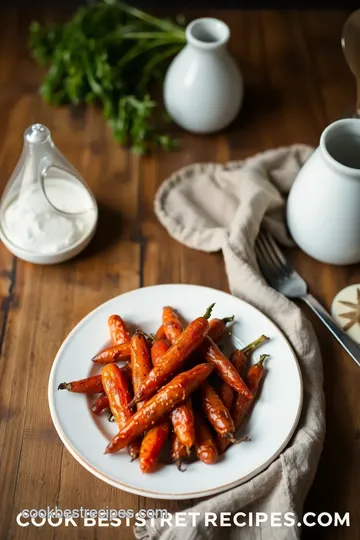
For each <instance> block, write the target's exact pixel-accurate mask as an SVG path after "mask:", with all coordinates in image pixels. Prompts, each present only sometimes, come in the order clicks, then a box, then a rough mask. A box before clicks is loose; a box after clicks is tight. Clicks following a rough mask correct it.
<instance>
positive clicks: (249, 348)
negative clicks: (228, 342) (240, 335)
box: [241, 335, 270, 354]
mask: <svg viewBox="0 0 360 540" xmlns="http://www.w3.org/2000/svg"><path fill="white" fill-rule="evenodd" d="M269 339H270V338H268V337H266V336H264V335H262V336H260V337H258V338H257V339H255V341H253V342H252V343H249V345H246V347H244V348H243V349H241V351H242V352H243V353H244V354H248V353H249V352H253V351H254V350H255V349H257V348H258V347H260V345H262V344H263V343H265V341H269Z"/></svg>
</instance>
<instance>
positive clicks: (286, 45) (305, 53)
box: [0, 10, 360, 540]
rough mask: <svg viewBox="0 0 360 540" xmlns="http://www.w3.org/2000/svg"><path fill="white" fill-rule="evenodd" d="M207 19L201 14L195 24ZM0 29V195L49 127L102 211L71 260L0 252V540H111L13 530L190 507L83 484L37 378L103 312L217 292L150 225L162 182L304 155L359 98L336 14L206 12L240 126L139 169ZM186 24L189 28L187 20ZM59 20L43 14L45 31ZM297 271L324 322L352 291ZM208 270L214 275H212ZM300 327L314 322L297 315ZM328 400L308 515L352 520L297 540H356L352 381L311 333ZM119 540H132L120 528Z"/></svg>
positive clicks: (351, 372)
mask: <svg viewBox="0 0 360 540" xmlns="http://www.w3.org/2000/svg"><path fill="white" fill-rule="evenodd" d="M202 14H204V12H202ZM38 15H39V14H38V13H34V12H33V13H30V14H29V13H28V12H25V10H24V11H22V12H21V13H20V12H17V11H11V10H9V11H4V10H3V11H2V13H1V17H0V27H1V30H0V113H1V114H0V118H1V123H0V133H1V148H0V181H1V186H2V187H4V186H5V184H6V182H7V180H8V178H9V175H10V174H11V172H12V170H13V167H14V166H15V164H16V161H17V159H18V156H19V154H20V151H21V148H22V133H23V131H24V129H25V128H26V127H27V126H28V125H29V124H31V123H33V122H42V123H45V124H46V125H47V126H48V127H49V128H50V130H51V132H52V135H53V138H54V140H55V143H56V144H57V145H58V146H59V148H60V149H61V150H62V152H63V153H64V154H65V155H66V156H67V157H68V158H69V159H70V161H71V162H72V163H73V164H74V165H75V166H76V167H77V168H78V169H79V171H81V173H82V174H83V176H84V177H85V178H86V180H87V181H88V183H89V184H90V186H91V188H92V189H93V191H94V193H95V196H96V198H97V200H98V202H99V205H100V223H99V230H98V234H97V236H96V238H95V239H94V241H93V242H92V244H91V245H90V246H89V248H88V249H87V250H86V251H85V252H84V254H83V255H82V256H80V257H78V258H77V259H75V260H73V261H70V262H68V263H65V264H62V265H58V266H49V267H45V266H44V267H41V266H34V265H31V264H27V263H24V262H22V261H20V260H16V259H15V258H14V257H13V256H12V255H11V254H10V253H9V252H8V251H7V250H6V249H5V247H4V246H3V245H0V261H1V262H0V295H1V303H0V307H1V312H0V324H1V326H0V347H1V362H0V395H1V405H0V418H1V424H0V451H1V459H0V488H1V502H0V538H1V539H5V538H9V539H10V538H11V539H14V538H16V539H17V538H46V540H50V539H55V538H56V539H62V538H73V537H74V538H75V537H76V538H93V539H95V538H97V539H103V538H119V530H118V529H101V528H96V529H91V528H87V529H82V530H81V532H79V531H78V530H77V531H75V530H73V531H70V532H69V530H68V529H66V528H65V527H60V528H58V529H54V528H51V527H50V526H46V527H42V528H38V529H35V528H34V527H28V528H20V527H18V525H17V524H16V521H15V518H16V515H17V514H18V513H19V512H20V511H21V510H22V509H24V508H44V507H46V506H48V505H50V506H55V505H58V506H59V507H61V508H63V509H64V508H77V507H79V506H81V505H82V506H83V507H85V508H103V507H105V506H106V505H109V507H113V508H125V509H127V508H132V509H134V511H136V510H138V509H140V508H167V509H169V510H170V511H175V510H178V509H184V508H185V507H186V506H188V504H189V503H187V502H186V501H182V502H175V501H173V502H171V501H170V502H168V503H167V502H165V501H156V500H151V499H145V498H143V497H137V496H134V495H130V494H127V493H125V492H122V491H118V490H116V489H114V488H112V487H110V486H108V485H106V484H105V483H103V482H101V481H100V480H98V479H96V478H95V477H93V476H92V475H91V474H90V473H88V472H87V471H86V470H85V469H83V468H82V467H81V466H80V465H79V464H78V463H77V462H76V461H75V460H74V459H73V458H72V457H71V455H70V454H69V453H68V452H67V450H65V449H64V447H63V445H62V443H61V442H60V440H59V437H58V435H57V434H56V432H55V429H54V427H53V425H52V423H51V419H50V415H49V410H48V405H47V383H48V376H49V371H50V368H51V365H52V361H53V358H54V356H55V354H56V351H57V349H58V347H59V346H60V344H61V342H62V341H63V339H64V338H65V337H66V335H67V334H68V332H69V331H70V330H71V329H72V327H73V326H74V325H75V324H76V323H77V322H78V321H79V320H80V319H81V318H82V317H83V316H84V315H86V314H87V313H88V312H89V311H90V310H92V309H93V308H95V307H96V306H98V305H99V304H101V303H102V302H104V301H106V300H108V299H109V298H111V297H113V296H116V295H118V294H121V293H123V292H126V291H129V290H131V289H136V288H138V287H142V286H146V285H153V284H158V283H172V282H175V283H178V282H183V283H194V284H201V285H206V286H210V287H215V288H220V289H224V290H227V288H228V285H227V281H226V277H225V272H224V265H223V261H222V258H221V256H220V254H205V253H200V252H197V251H193V250H191V249H188V248H186V247H183V246H182V245H180V244H178V243H177V242H175V241H174V240H172V239H171V238H170V237H169V236H168V234H167V232H166V231H165V230H164V229H163V228H162V227H161V226H160V224H159V223H158V222H157V220H156V218H155V216H154V213H153V198H154V194H155V192H156V189H157V188H158V186H159V184H160V183H161V182H162V180H163V179H165V178H167V177H168V175H170V174H171V173H172V172H173V171H175V170H176V169H178V168H179V167H181V166H184V165H186V164H190V163H193V162H196V161H214V160H216V161H220V162H224V161H227V160H230V159H241V158H244V157H246V156H249V155H251V154H253V153H255V152H258V151H261V150H265V149H267V148H273V147H277V146H280V145H289V144H291V143H297V142H302V143H308V144H311V145H316V144H317V141H318V139H319V136H320V133H321V131H322V130H323V128H324V127H325V126H326V125H327V124H328V123H329V122H331V121H333V120H335V119H337V118H339V117H341V116H342V115H344V114H347V113H349V112H350V111H351V110H352V108H353V107H354V103H355V85H354V81H353V79H352V76H351V74H350V72H349V70H348V68H347V66H346V65H345V62H344V60H343V56H342V51H341V47H340V35H341V27H342V24H343V22H344V21H345V18H346V15H347V13H345V12H341V11H337V12H330V11H321V12H317V11H312V12H311V11H303V12H296V11H283V12H275V11H245V12H241V11H209V12H207V15H213V16H218V17H220V18H222V19H223V20H224V21H226V22H227V23H228V24H229V25H230V27H231V29H232V39H231V49H232V51H233V53H234V54H235V56H236V58H237V60H238V61H239V63H240V65H241V67H242V70H243V73H244V75H245V80H246V85H247V94H246V99H245V103H244V107H243V111H242V113H241V115H240V117H239V120H238V121H237V122H236V123H235V125H233V126H232V127H231V128H230V129H229V130H227V132H226V133H222V134H220V135H218V136H208V137H196V136H192V135H189V134H184V133H181V132H180V130H179V133H181V149H180V151H178V152H175V153H168V154H157V155H153V156H149V157H145V158H141V159H140V158H138V157H136V156H134V155H131V154H129V153H128V152H127V151H125V150H123V149H121V148H120V147H119V146H117V145H116V144H115V143H114V142H113V141H112V139H111V134H110V133H109V131H108V129H107V128H106V127H105V124H104V122H103V120H102V119H101V117H100V115H99V114H98V113H97V112H95V111H88V113H86V114H84V113H83V112H79V111H71V110H69V109H66V108H64V109H61V110H54V109H51V108H50V107H48V106H47V105H45V104H44V103H43V101H42V99H41V97H40V96H39V95H38V93H37V87H38V84H39V81H40V80H41V74H40V72H39V71H38V69H37V68H36V66H35V65H34V63H33V62H32V60H31V59H30V58H29V57H28V55H27V52H26V31H27V27H28V23H29V20H30V19H31V18H36V17H38ZM189 15H190V16H191V17H195V16H197V15H198V13H197V12H190V13H189ZM52 16H53V17H56V16H57V14H51V13H50V14H49V13H45V14H44V13H42V18H43V19H44V17H48V18H51V17H52ZM293 258H294V262H295V265H296V267H297V268H298V270H299V271H300V272H301V273H302V274H303V276H304V277H305V278H306V279H307V281H308V282H309V284H310V287H311V289H312V292H313V293H314V294H315V295H316V296H317V297H318V298H319V299H320V300H321V301H322V302H323V304H324V305H325V306H326V307H327V308H329V307H330V304H331V301H332V299H333V297H334V296H335V294H336V292H337V291H339V290H340V289H341V288H342V287H344V286H346V285H348V284H350V283H358V282H360V272H359V267H358V266H353V267H349V268H335V267H331V266H329V265H324V264H320V263H317V262H315V261H313V260H312V259H310V258H309V257H307V256H305V255H304V254H303V253H300V252H299V251H295V252H294V253H293ZM210 269H211V271H210ZM309 317H310V318H311V319H312V320H313V317H312V316H311V314H310V313H309ZM313 322H314V325H315V329H316V332H317V335H318V338H319V341H320V344H321V348H322V353H323V359H324V371H325V391H326V397H327V436H326V443H325V448H324V452H323V456H322V459H321V463H320V467H319V470H318V473H317V475H316V478H315V481H314V484H313V487H312V489H311V491H310V494H309V496H308V499H307V502H306V510H308V511H314V512H320V511H327V512H334V511H338V512H340V513H344V512H347V511H348V512H350V514H351V528H350V529H346V528H337V529H336V528H334V529H325V528H322V529H310V528H309V529H307V530H306V531H305V530H304V538H305V539H316V540H321V539H323V538H326V539H327V540H336V539H340V538H341V540H353V539H355V538H359V536H360V519H359V515H360V498H359V491H358V490H359V485H360V467H359V463H360V397H359V385H360V371H359V369H358V367H357V366H356V365H355V364H354V362H352V361H351V360H350V358H349V357H348V356H347V355H346V354H344V352H343V351H342V349H341V348H340V346H339V345H338V344H337V343H336V342H335V341H334V340H333V339H332V338H331V337H330V335H329V333H328V332H327V330H326V329H325V328H323V326H322V325H321V324H320V323H319V322H318V321H317V320H313ZM120 537H121V538H122V539H129V538H132V537H133V535H132V530H131V529H130V528H125V527H123V528H121V531H120Z"/></svg>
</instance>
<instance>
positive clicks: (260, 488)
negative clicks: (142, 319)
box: [135, 145, 325, 540]
mask: <svg viewBox="0 0 360 540" xmlns="http://www.w3.org/2000/svg"><path fill="white" fill-rule="evenodd" d="M312 150H313V149H312V148H309V147H307V146H303V145H294V146H291V147H287V148H279V149H276V150H271V151H267V152H265V153H262V154H258V155H256V156H254V157H251V158H249V159H246V160H244V161H238V162H231V163H228V164H226V165H220V164H195V165H191V166H189V167H185V168H184V169H182V170H180V171H179V172H177V173H175V174H174V175H173V176H172V177H171V178H169V179H168V180H166V181H165V182H164V183H163V184H162V185H161V186H160V188H159V190H158V192H157V194H156V197H155V212H156V215H157V216H158V218H159V220H160V222H161V223H162V224H163V225H164V227H165V228H166V229H167V230H168V232H169V234H170V235H171V236H172V237H173V238H175V239H176V240H178V241H179V242H182V243H183V244H185V245H187V246H189V247H191V248H195V249H200V250H203V251H208V252H211V251H220V250H221V251H222V253H223V256H224V260H225V266H226V272H227V276H228V279H229V285H230V290H231V292H232V294H233V295H235V296H238V297H240V298H242V299H244V300H246V301H247V302H249V303H250V304H253V305H254V306H256V307H257V308H259V309H260V310H261V311H262V312H263V313H264V314H265V315H267V316H268V317H269V318H271V319H272V320H273V321H274V323H275V324H277V326H278V327H279V328H280V329H281V330H282V331H283V333H284V334H285V336H286V337H287V338H288V340H289V341H290V343H291V345H292V347H293V349H294V351H295V353H296V355H297V358H298V361H299V364H300V367H301V371H302V376H303V386H304V402H303V409H302V414H301V418H300V421H299V424H298V427H297V430H296V432H295V434H294V436H293V437H292V440H291V441H290V443H289V445H288V446H287V448H286V449H285V451H284V452H283V453H282V454H281V455H280V456H279V457H278V458H277V459H276V460H275V461H274V462H273V463H272V464H271V465H270V466H269V467H268V468H267V469H266V470H265V471H263V472H262V473H261V474H259V475H258V476H256V477H255V478H253V479H252V480H250V481H248V482H246V483H244V484H242V485H240V486H238V487H235V488H233V489H231V490H229V491H226V492H224V493H221V494H220V495H216V496H214V497H212V498H210V499H207V500H204V501H202V502H200V503H199V504H197V505H196V506H194V507H193V508H191V511H193V512H200V517H198V519H197V524H196V526H195V527H194V526H192V523H191V520H192V519H193V518H192V516H191V515H189V517H188V522H189V523H188V526H187V527H186V528H184V527H179V528H176V527H169V526H167V525H165V526H161V524H160V521H156V520H155V523H153V524H151V523H148V524H146V525H144V526H142V527H136V528H135V536H136V538H139V539H143V540H144V539H149V540H155V539H158V538H161V540H177V539H181V540H192V539H197V538H206V539H215V538H221V537H226V538H229V539H234V540H235V539H236V540H237V539H240V538H241V540H255V539H258V538H261V540H273V539H274V540H275V539H276V540H293V539H298V538H299V537H300V532H301V528H299V527H294V528H289V527H285V526H283V527H273V528H272V527H271V524H270V522H269V521H270V520H268V521H267V522H265V523H264V524H262V526H261V527H260V528H257V527H246V526H245V527H241V528H239V527H236V526H233V527H231V528H229V527H227V528H226V530H224V529H221V527H205V526H204V513H205V512H216V513H220V512H225V511H228V512H229V511H230V512H232V513H236V512H246V513H248V512H253V513H255V512H266V513H268V514H270V513H271V512H282V513H285V512H293V513H294V514H295V516H296V518H295V519H296V522H297V521H298V520H299V519H300V518H301V514H302V508H303V503H304V500H305V497H306V495H307V493H308V490H309V488H310V486H311V483H312V481H313V478H314V475H315V471H316V468H317V465H318V461H319V457H320V454H321V450H322V446H323V439H324V433H325V419H324V396H323V388H322V383H323V379H322V364H321V356H320V352H319V347H318V344H317V340H316V337H315V334H314V331H313V329H312V327H311V325H310V323H309V322H308V321H307V319H306V318H305V317H304V316H303V314H302V312H301V311H300V309H299V308H298V307H297V306H296V305H295V304H294V303H293V302H291V301H289V300H288V299H287V298H285V297H284V296H282V295H280V294H279V293H277V292H276V291H275V290H273V289H271V288H270V287H269V286H268V285H267V284H266V283H265V281H264V279H263V278H262V276H261V274H260V271H259V268H258V266H257V262H256V259H255V255H254V243H255V239H256V236H257V234H258V232H259V230H260V227H263V228H265V229H267V230H268V231H270V232H271V233H272V234H273V235H274V237H275V238H276V239H277V241H278V242H279V243H281V244H283V245H291V239H290V238H289V237H288V235H287V232H286V227H285V220H284V210H285V197H286V194H287V193H288V191H289V189H290V186H291V184H292V182H293V180H294V178H295V176H296V174H297V173H298V171H299V169H300V167H301V166H302V164H303V163H304V162H305V161H306V159H307V158H308V157H309V156H310V154H311V152H312ZM215 466H216V465H215ZM189 511H190V510H189Z"/></svg>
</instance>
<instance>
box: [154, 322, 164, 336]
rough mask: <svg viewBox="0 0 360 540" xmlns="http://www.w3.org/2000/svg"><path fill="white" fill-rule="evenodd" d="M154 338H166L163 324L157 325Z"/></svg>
mask: <svg viewBox="0 0 360 540" xmlns="http://www.w3.org/2000/svg"><path fill="white" fill-rule="evenodd" d="M155 339H166V336H165V332H164V327H163V325H161V326H159V328H158V329H157V332H156V334H155Z"/></svg>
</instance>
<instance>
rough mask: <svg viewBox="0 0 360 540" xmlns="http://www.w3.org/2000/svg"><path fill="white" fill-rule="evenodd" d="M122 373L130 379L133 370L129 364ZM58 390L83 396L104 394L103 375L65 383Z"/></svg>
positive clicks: (123, 368) (122, 369)
mask: <svg viewBox="0 0 360 540" xmlns="http://www.w3.org/2000/svg"><path fill="white" fill-rule="evenodd" d="M121 371H122V372H123V373H124V374H125V375H126V377H129V376H130V375H131V370H130V367H129V365H128V364H125V366H123V367H122V368H121ZM58 390H68V391H69V392H78V393H81V394H98V393H100V392H104V388H103V385H102V380H101V375H92V376H91V377H86V379H80V380H78V381H71V382H68V383H67V382H63V383H61V384H59V386H58Z"/></svg>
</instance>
